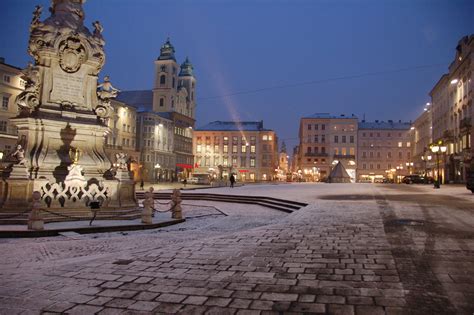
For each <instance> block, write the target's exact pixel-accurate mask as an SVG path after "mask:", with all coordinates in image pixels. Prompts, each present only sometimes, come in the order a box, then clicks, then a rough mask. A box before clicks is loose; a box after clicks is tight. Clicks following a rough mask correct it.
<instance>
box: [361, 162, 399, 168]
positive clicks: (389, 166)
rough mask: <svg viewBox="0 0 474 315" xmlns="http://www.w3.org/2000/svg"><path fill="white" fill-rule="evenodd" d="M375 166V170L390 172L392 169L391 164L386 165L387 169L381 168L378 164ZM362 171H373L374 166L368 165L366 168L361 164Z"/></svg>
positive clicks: (365, 165)
mask: <svg viewBox="0 0 474 315" xmlns="http://www.w3.org/2000/svg"><path fill="white" fill-rule="evenodd" d="M375 166H376V168H375V169H377V170H390V169H392V164H390V163H388V164H387V168H383V167H382V165H380V164H376V165H375ZM362 169H363V170H366V169H369V170H373V169H374V164H369V165H368V168H367V164H365V163H363V164H362Z"/></svg>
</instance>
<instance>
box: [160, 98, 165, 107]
mask: <svg viewBox="0 0 474 315" xmlns="http://www.w3.org/2000/svg"><path fill="white" fill-rule="evenodd" d="M163 106H165V99H164V98H160V107H163Z"/></svg>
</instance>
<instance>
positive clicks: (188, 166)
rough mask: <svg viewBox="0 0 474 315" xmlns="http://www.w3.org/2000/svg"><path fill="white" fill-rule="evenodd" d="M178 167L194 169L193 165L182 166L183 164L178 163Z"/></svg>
mask: <svg viewBox="0 0 474 315" xmlns="http://www.w3.org/2000/svg"><path fill="white" fill-rule="evenodd" d="M176 167H181V168H193V166H192V165H191V164H182V163H176Z"/></svg>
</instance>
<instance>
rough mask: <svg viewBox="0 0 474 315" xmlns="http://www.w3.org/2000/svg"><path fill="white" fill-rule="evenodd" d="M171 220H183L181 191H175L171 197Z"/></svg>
mask: <svg viewBox="0 0 474 315" xmlns="http://www.w3.org/2000/svg"><path fill="white" fill-rule="evenodd" d="M171 218H173V219H178V220H181V219H182V218H183V209H182V208H181V191H179V189H173V194H172V195H171Z"/></svg>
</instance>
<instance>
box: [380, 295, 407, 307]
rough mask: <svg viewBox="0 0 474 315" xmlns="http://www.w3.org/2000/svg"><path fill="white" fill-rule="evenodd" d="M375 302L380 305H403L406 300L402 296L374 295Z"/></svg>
mask: <svg viewBox="0 0 474 315" xmlns="http://www.w3.org/2000/svg"><path fill="white" fill-rule="evenodd" d="M375 304H377V305H382V306H405V305H406V301H405V299H402V298H387V297H376V298H375Z"/></svg>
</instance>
